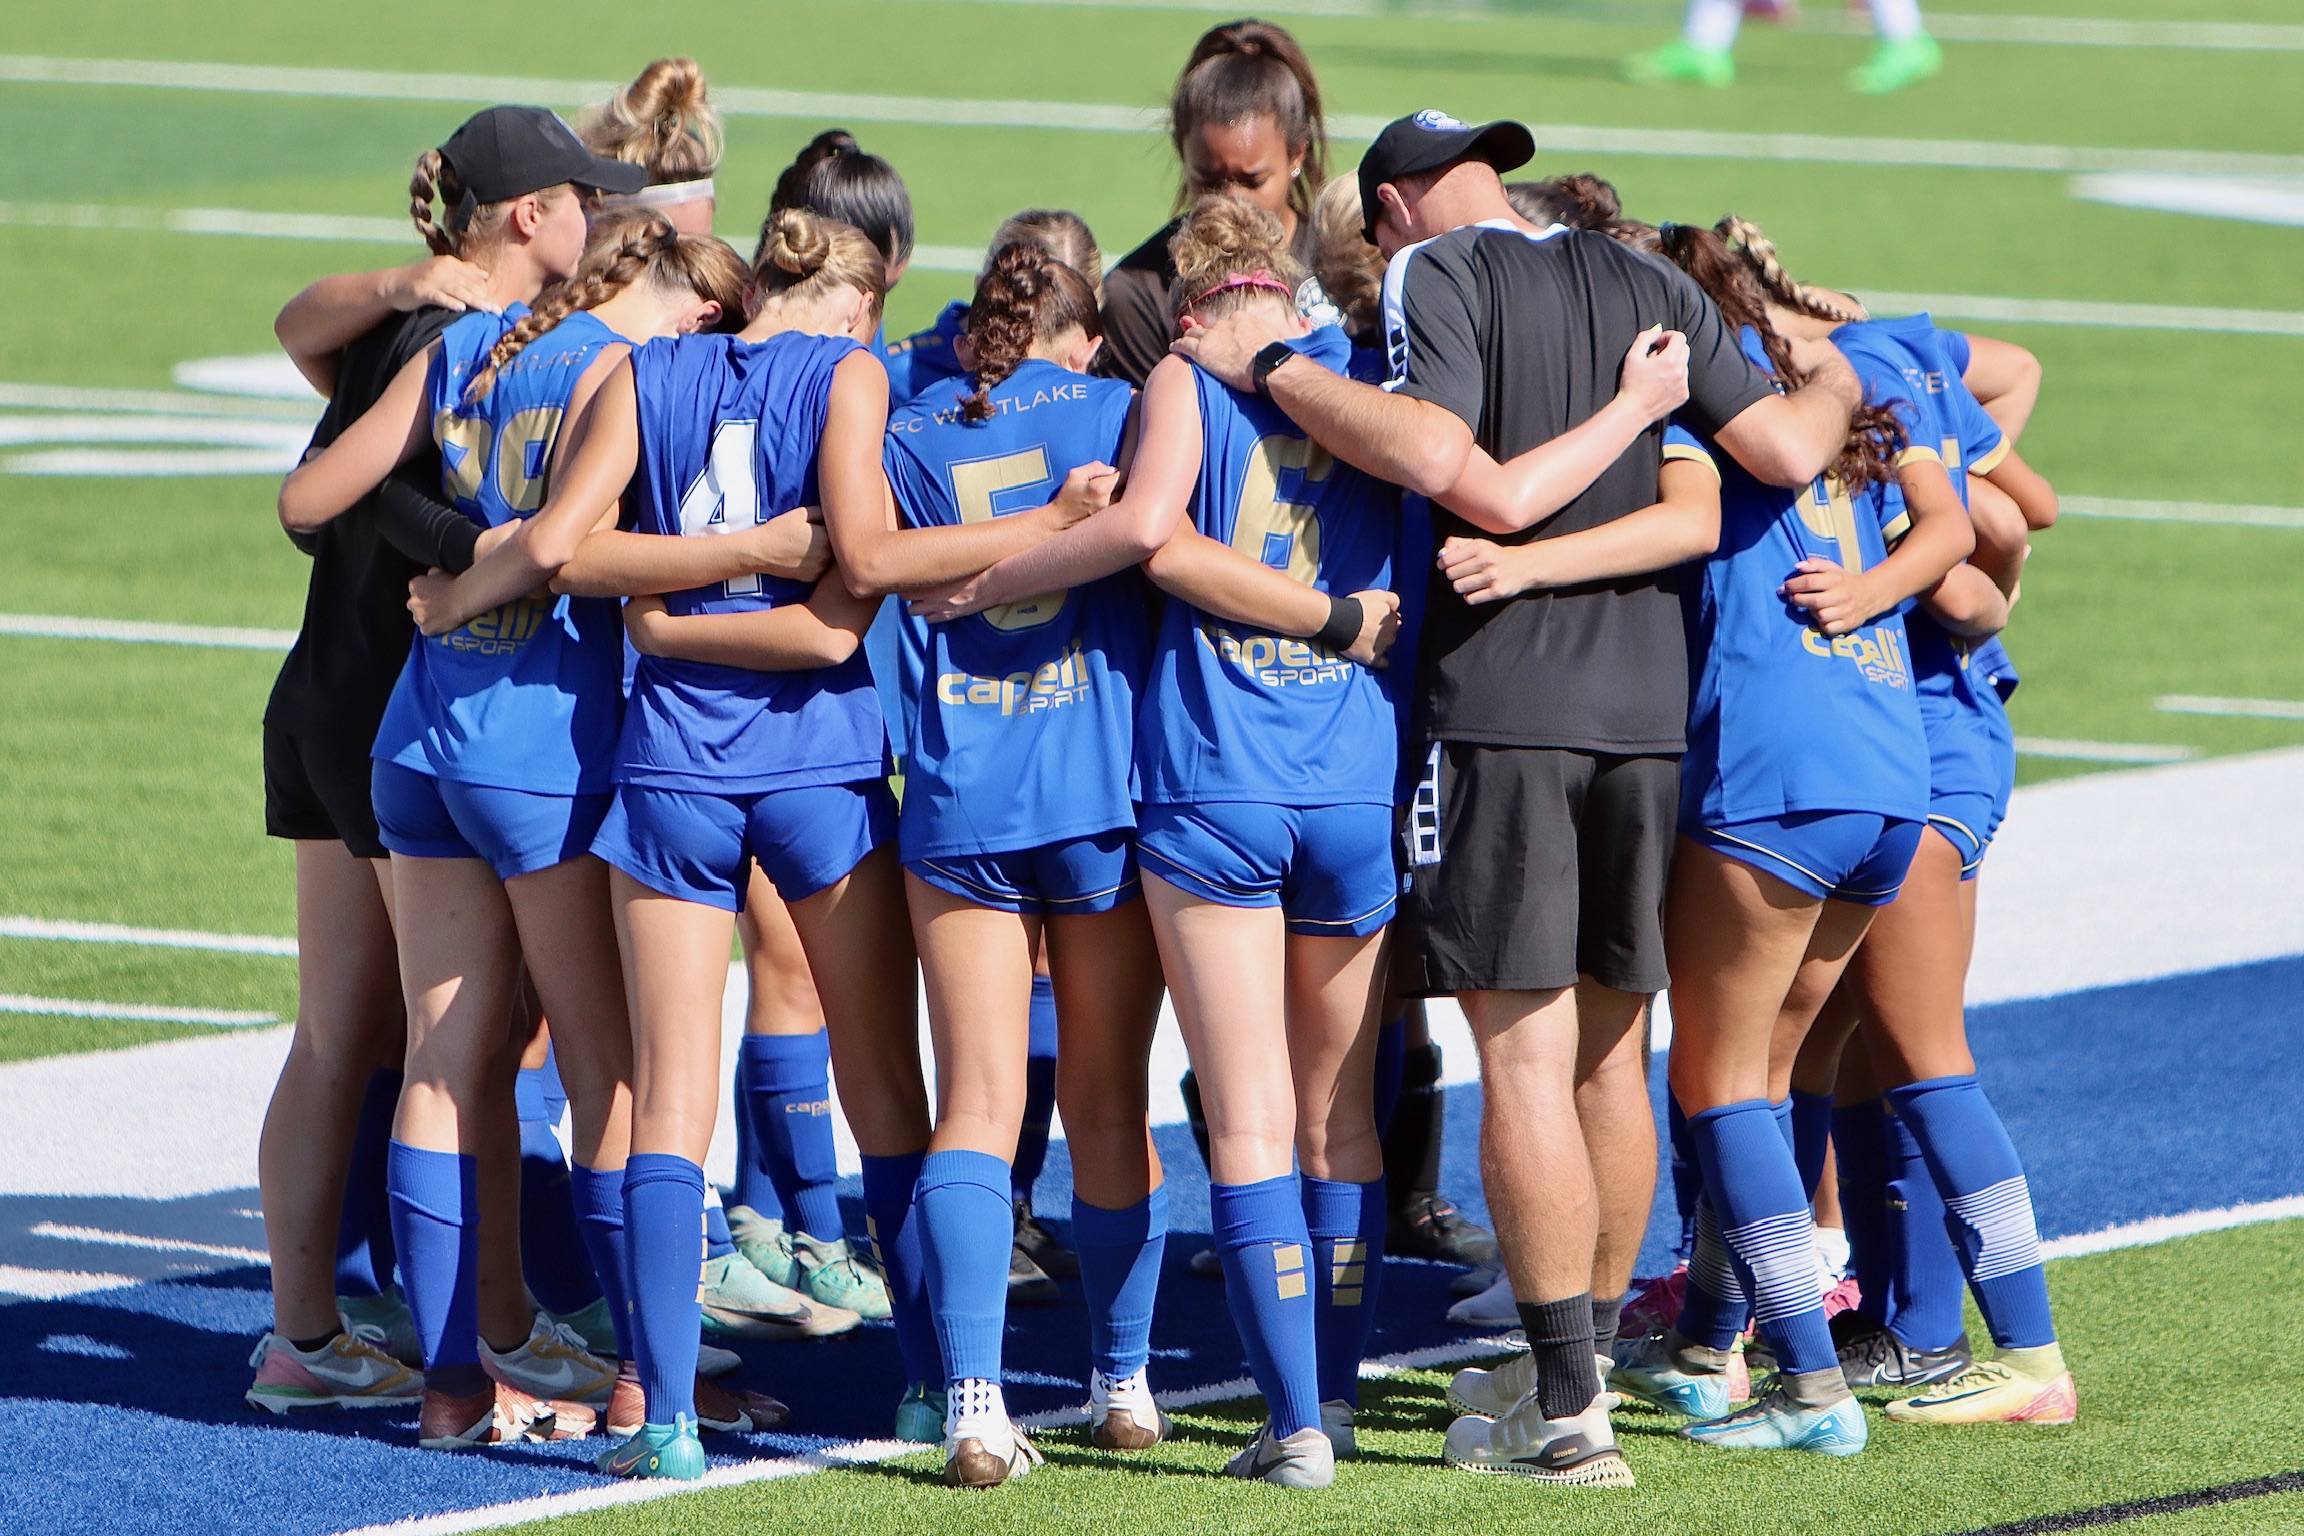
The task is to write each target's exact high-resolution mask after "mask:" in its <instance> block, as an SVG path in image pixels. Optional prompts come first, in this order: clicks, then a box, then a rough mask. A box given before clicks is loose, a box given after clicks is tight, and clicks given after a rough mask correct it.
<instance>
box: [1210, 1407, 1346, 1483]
mask: <svg viewBox="0 0 2304 1536" xmlns="http://www.w3.org/2000/svg"><path fill="white" fill-rule="evenodd" d="M1224 1473H1225V1475H1226V1476H1227V1477H1239V1478H1246V1479H1247V1480H1249V1481H1250V1482H1260V1483H1271V1484H1273V1485H1274V1486H1275V1487H1280V1488H1325V1487H1327V1486H1328V1485H1330V1484H1331V1483H1333V1482H1335V1481H1336V1447H1335V1446H1334V1445H1332V1444H1331V1443H1330V1442H1329V1439H1328V1436H1327V1435H1326V1434H1325V1433H1324V1432H1323V1431H1321V1430H1318V1429H1300V1430H1298V1431H1296V1433H1294V1434H1292V1435H1290V1436H1289V1437H1288V1438H1287V1439H1285V1440H1279V1439H1275V1438H1274V1437H1273V1434H1272V1426H1271V1425H1270V1424H1269V1423H1267V1424H1265V1425H1264V1427H1263V1428H1261V1429H1259V1430H1257V1431H1256V1438H1255V1439H1253V1440H1251V1441H1249V1442H1248V1448H1247V1449H1246V1450H1244V1451H1242V1452H1240V1454H1239V1455H1237V1456H1234V1457H1233V1458H1232V1459H1231V1460H1230V1461H1228V1462H1226V1463H1224Z"/></svg>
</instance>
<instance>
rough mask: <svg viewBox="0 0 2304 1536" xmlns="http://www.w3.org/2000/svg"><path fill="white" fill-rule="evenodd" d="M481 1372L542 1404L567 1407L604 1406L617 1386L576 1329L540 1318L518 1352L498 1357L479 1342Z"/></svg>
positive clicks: (612, 1365)
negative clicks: (559, 1402) (566, 1403)
mask: <svg viewBox="0 0 2304 1536" xmlns="http://www.w3.org/2000/svg"><path fill="white" fill-rule="evenodd" d="M480 1368H481V1369H482V1370H484V1371H486V1372H487V1373H488V1375H489V1378H490V1379H491V1380H494V1381H500V1382H502V1383H504V1385H506V1386H508V1387H518V1388H519V1389H520V1390H521V1391H523V1392H525V1393H527V1394H528V1395H529V1396H530V1397H536V1398H543V1399H545V1400H546V1401H550V1400H552V1399H555V1398H564V1399H566V1400H567V1401H569V1402H572V1403H605V1402H607V1401H608V1394H609V1393H610V1392H611V1391H612V1390H613V1389H614V1388H615V1386H616V1362H615V1360H614V1359H613V1358H610V1359H607V1360H603V1359H601V1358H600V1357H599V1356H597V1355H595V1354H593V1353H591V1352H590V1351H589V1350H587V1349H585V1347H584V1339H583V1336H582V1335H581V1334H579V1333H577V1332H576V1330H575V1329H573V1328H570V1327H569V1326H567V1325H566V1324H565V1323H556V1322H554V1321H552V1319H550V1318H548V1317H546V1316H544V1315H543V1314H541V1313H539V1314H537V1317H536V1326H535V1327H534V1328H532V1329H531V1330H530V1331H529V1334H528V1338H527V1340H526V1341H525V1342H524V1343H522V1344H521V1345H520V1347H519V1348H518V1349H508V1350H506V1351H504V1352H503V1353H502V1354H498V1353H497V1352H496V1351H495V1350H494V1349H492V1348H490V1347H489V1344H488V1341H487V1340H486V1339H482V1340H481V1341H480Z"/></svg>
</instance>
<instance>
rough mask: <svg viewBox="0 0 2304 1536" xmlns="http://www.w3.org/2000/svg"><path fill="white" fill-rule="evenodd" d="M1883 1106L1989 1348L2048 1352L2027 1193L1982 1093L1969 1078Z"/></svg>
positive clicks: (2010, 1146)
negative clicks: (1905, 1135) (1906, 1134)
mask: <svg viewBox="0 0 2304 1536" xmlns="http://www.w3.org/2000/svg"><path fill="white" fill-rule="evenodd" d="M1888 1102H1889V1103H1890V1104H1891V1105H1893V1106H1894V1107H1895V1110H1896V1115H1897V1118H1898V1119H1900V1120H1902V1121H1903V1122H1904V1124H1905V1126H1906V1128H1908V1129H1909V1130H1910V1131H1911V1132H1912V1136H1913V1139H1914V1140H1916V1141H1918V1142H1919V1144H1920V1151H1921V1153H1922V1155H1923V1156H1925V1157H1926V1158H1927V1160H1928V1171H1929V1172H1930V1173H1932V1174H1933V1175H1935V1179H1936V1187H1937V1189H1938V1190H1939V1191H1940V1192H1941V1193H1942V1194H1943V1196H1944V1204H1945V1207H1946V1208H1947V1210H1948V1211H1949V1212H1950V1216H1949V1218H1948V1220H1947V1222H1946V1226H1947V1228H1948V1230H1949V1231H1950V1233H1951V1236H1952V1241H1953V1244H1954V1246H1955V1247H1956V1248H1958V1250H1959V1253H1960V1267H1961V1269H1962V1270H1963V1271H1964V1272H1965V1273H1966V1274H1967V1276H1968V1285H1969V1288H1970V1289H1972V1290H1973V1291H1974V1292H1975V1293H1976V1306H1977V1310H1979V1311H1981V1312H1982V1313H1983V1314H1984V1326H1985V1327H1987V1328H1989V1329H1990V1330H1991V1331H1992V1342H1993V1343H1995V1344H1997V1345H1999V1346H2000V1347H2001V1348H2002V1349H2037V1348H2040V1347H2041V1346H2043V1345H2048V1344H2053V1343H2055V1342H2056V1324H2055V1320H2054V1319H2053V1318H2052V1317H2051V1316H2050V1314H2049V1310H2048V1275H2047V1271H2046V1270H2044V1269H2043V1268H2042V1267H2041V1260H2040V1232H2039V1228H2038V1226H2037V1224H2036V1223H2035V1221H2034V1218H2033V1214H2032V1191H2031V1188H2030V1186H2029V1185H2027V1184H2026V1183H2025V1180H2024V1164H2023V1162H2022V1161H2021V1160H2020V1159H2019V1158H2018V1157H2017V1156H2016V1144H2015V1143H2014V1142H2012V1141H2010V1140H2009V1139H2008V1130H2007V1127H2006V1126H2004V1125H2002V1124H2001V1122H2000V1116H1999V1113H1998V1112H1997V1111H1996V1110H1994V1109H1993V1108H1992V1101H1991V1100H1990V1099H1988V1098H1986V1097H1985V1096H1984V1089H1983V1087H1982V1085H1981V1084H1979V1083H1978V1082H1977V1081H1976V1079H1975V1077H1974V1075H1973V1074H1963V1075H1961V1076H1958V1077H1932V1078H1929V1079H1928V1080H1926V1081H1925V1082H1918V1083H1913V1084H1911V1085H1909V1086H1907V1087H1903V1088H1891V1089H1890V1090H1888Z"/></svg>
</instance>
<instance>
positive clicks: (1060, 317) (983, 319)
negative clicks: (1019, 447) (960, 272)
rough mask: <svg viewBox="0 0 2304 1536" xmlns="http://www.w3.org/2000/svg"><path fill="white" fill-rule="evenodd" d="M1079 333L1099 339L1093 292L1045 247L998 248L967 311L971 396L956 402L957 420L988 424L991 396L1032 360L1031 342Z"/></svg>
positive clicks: (1033, 244)
mask: <svg viewBox="0 0 2304 1536" xmlns="http://www.w3.org/2000/svg"><path fill="white" fill-rule="evenodd" d="M1070 330H1079V331H1081V332H1083V333H1085V334H1086V335H1087V336H1088V337H1089V338H1090V339H1091V340H1093V339H1095V338H1097V337H1100V336H1102V335H1103V334H1104V322H1103V319H1102V317H1101V316H1100V315H1099V314H1098V313H1097V308H1096V290H1095V287H1094V286H1093V285H1092V284H1090V283H1089V281H1088V279H1087V278H1086V277H1084V276H1082V275H1081V274H1080V272H1079V271H1077V270H1076V269H1074V268H1073V267H1070V266H1067V265H1066V264H1065V263H1063V262H1061V261H1058V260H1057V259H1056V258H1055V257H1054V256H1053V255H1051V254H1050V253H1049V251H1048V250H1047V248H1046V247H1045V246H1042V245H1040V244H1038V243H1037V242H1035V241H1031V240H1019V241H1016V242H1015V243H1013V244H1011V245H1008V246H1005V247H1003V248H1002V249H1001V250H1000V252H999V253H998V254H997V255H995V256H994V257H993V258H992V264H991V266H990V267H988V268H987V269H986V270H985V273H984V276H983V277H982V279H980V280H979V281H978V282H977V284H976V297H975V298H974V300H972V301H971V302H970V304H969V306H968V345H969V347H970V349H971V351H972V352H973V354H974V360H975V367H974V368H972V369H970V370H969V372H970V376H971V377H972V378H974V379H975V381H976V390H975V393H973V394H971V395H969V396H968V398H967V399H965V400H963V401H961V402H960V419H961V420H962V421H989V420H991V419H992V391H993V390H994V389H995V388H997V387H998V386H999V385H1000V384H1001V383H1003V382H1004V381H1006V379H1007V378H1008V376H1009V375H1010V374H1012V373H1014V372H1015V371H1016V370H1017V368H1018V367H1019V366H1020V365H1021V364H1022V363H1023V362H1024V360H1025V359H1026V358H1028V357H1030V356H1031V355H1032V348H1033V346H1034V345H1035V344H1036V343H1039V342H1042V341H1050V340H1053V339H1055V338H1056V337H1058V336H1061V335H1063V334H1064V333H1065V332H1066V331H1070Z"/></svg>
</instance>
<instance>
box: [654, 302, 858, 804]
mask: <svg viewBox="0 0 2304 1536" xmlns="http://www.w3.org/2000/svg"><path fill="white" fill-rule="evenodd" d="M861 350H863V349H862V348H860V347H859V346H858V345H857V344H856V343H855V342H853V341H851V340H849V339H848V338H846V337H844V336H811V335H806V334H803V333H800V332H796V331H786V332H781V333H779V334H777V335H774V336H771V337H769V338H767V339H766V340H765V341H759V342H747V341H742V340H739V339H738V338H736V337H734V336H672V337H662V338H659V339H657V340H655V341H651V342H649V343H648V344H647V345H646V346H644V347H642V348H640V349H639V350H638V351H637V352H635V353H633V355H632V375H633V383H634V386H635V389H636V393H637V397H638V414H639V428H640V470H639V475H638V476H637V479H638V482H639V495H638V497H637V501H638V506H637V515H638V522H637V527H638V529H639V531H640V532H642V533H653V534H661V535H664V536H667V537H679V538H691V539H696V538H713V537H717V536H720V535H723V534H732V533H742V532H745V531H747V530H748V529H751V528H753V527H755V526H757V525H758V524H760V523H762V522H765V521H766V520H767V519H769V518H772V517H775V516H777V515H778V514H779V513H783V512H788V511H791V510H792V509H793V508H795V507H811V506H815V505H817V504H818V503H819V500H820V498H819V495H818V492H817V483H816V466H817V452H818V448H819V446H820V444H821V441H822V439H823V436H824V425H825V421H826V419H827V418H828V417H829V415H830V412H831V401H832V370H833V369H834V368H836V367H837V366H839V364H840V362H841V361H842V360H843V359H845V358H846V357H847V356H848V355H849V354H851V353H853V352H858V351H861ZM824 579H826V580H828V581H837V580H838V579H839V577H838V576H836V575H833V576H827V577H825V578H824ZM814 590H815V588H814V586H813V585H812V584H810V583H804V582H797V581H788V580H783V579H780V578H777V577H772V576H745V577H739V578H737V579H736V580H733V581H726V582H719V583H715V584H714V585H712V586H709V587H695V588H691V589H689V590H687V591H684V592H669V593H666V594H665V596H664V606H665V608H666V609H667V610H668V611H670V612H671V613H673V614H676V615H680V616H687V615H690V614H698V613H743V612H750V611H753V610H757V609H762V608H776V607H781V606H784V605H786V604H790V603H805V602H806V601H807V600H808V597H809V594H810V593H812V592H813V591H814ZM886 771H887V735H886V732H885V730H884V728H883V726H882V724H881V720H880V705H879V701H878V699H877V698H876V697H875V696H874V694H873V691H872V671H871V667H870V664H869V663H867V662H866V660H865V659H864V653H863V651H862V649H861V648H859V649H858V651H857V652H856V654H854V655H852V656H850V657H849V658H848V659H847V660H846V661H843V662H841V663H839V664H838V665H837V666H831V667H821V668H816V669H814V670H809V671H795V672H755V671H751V670H749V669H746V668H742V667H723V666H716V665H713V664H711V663H707V662H697V661H678V660H673V659H670V658H666V657H661V656H643V657H641V658H640V662H639V666H638V669H637V670H636V671H635V672H634V674H633V678H632V699H631V703H630V704H629V705H628V706H627V708H626V710H625V714H624V739H623V742H622V745H621V746H620V747H619V748H618V751H617V761H616V782H617V783H619V784H636V785H642V786H645V787H649V788H655V789H676V790H693V791H700V792H703V793H709V794H721V795H731V794H752V793H759V792H763V791H767V790H773V789H792V788H799V787H802V786H806V785H814V784H848V783H854V782H856V781H857V780H860V779H872V778H877V777H879V776H881V775H882V774H884V773H885V772H886Z"/></svg>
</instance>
